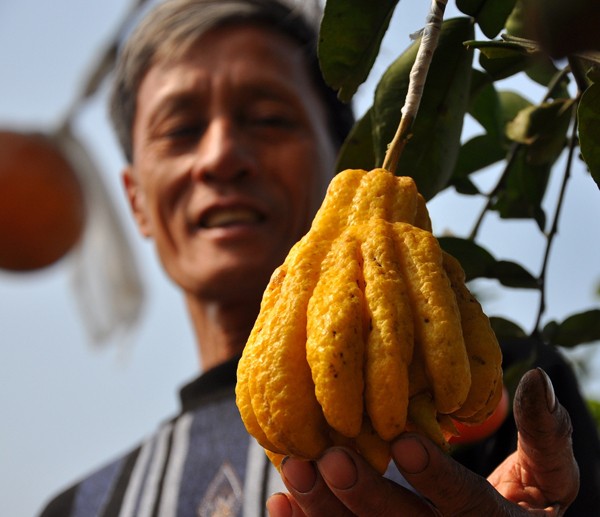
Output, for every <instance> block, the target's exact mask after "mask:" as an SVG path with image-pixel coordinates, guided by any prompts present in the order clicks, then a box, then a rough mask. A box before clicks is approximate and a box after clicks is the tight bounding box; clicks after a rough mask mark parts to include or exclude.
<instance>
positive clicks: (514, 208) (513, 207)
mask: <svg viewBox="0 0 600 517" xmlns="http://www.w3.org/2000/svg"><path fill="white" fill-rule="evenodd" d="M551 168H552V165H551V164H549V163H543V164H538V165H534V164H532V163H530V162H529V159H528V149H527V147H526V146H522V145H521V146H519V147H518V149H517V150H516V151H515V154H514V156H513V158H512V159H511V160H510V161H509V162H508V164H507V168H506V171H505V180H504V185H503V188H502V189H501V191H500V192H499V194H498V196H497V198H496V200H495V202H494V203H493V206H492V208H493V209H494V210H497V211H498V213H499V215H500V217H502V218H504V219H533V220H534V221H536V222H537V224H538V227H539V228H540V230H541V231H542V232H543V231H544V228H545V226H546V215H545V213H544V210H543V209H542V206H541V204H542V199H543V198H544V194H545V192H546V187H547V185H548V178H549V176H550V170H551Z"/></svg>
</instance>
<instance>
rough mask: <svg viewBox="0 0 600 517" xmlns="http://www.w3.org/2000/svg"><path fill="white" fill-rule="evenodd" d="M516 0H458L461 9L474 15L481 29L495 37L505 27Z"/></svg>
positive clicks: (487, 34) (488, 35) (489, 36)
mask: <svg viewBox="0 0 600 517" xmlns="http://www.w3.org/2000/svg"><path fill="white" fill-rule="evenodd" d="M515 3H516V0H456V7H457V8H458V9H459V11H461V12H463V13H465V14H468V15H469V16H473V18H475V20H476V21H477V23H478V25H479V27H480V28H481V31H482V32H483V33H484V34H485V35H486V36H487V37H488V38H493V37H495V36H496V35H497V34H498V33H499V32H500V31H501V30H502V28H503V27H504V24H505V22H506V19H507V18H508V15H509V14H510V13H511V11H512V10H513V7H514V6H515Z"/></svg>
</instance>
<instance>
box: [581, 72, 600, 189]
mask: <svg viewBox="0 0 600 517" xmlns="http://www.w3.org/2000/svg"><path fill="white" fill-rule="evenodd" d="M577 117H578V127H579V146H580V150H581V155H582V157H583V160H584V161H585V163H586V165H587V166H588V168H589V170H590V173H591V175H592V178H594V181H595V182H596V184H597V185H598V186H599V187H600V145H598V142H600V83H594V84H592V85H591V86H589V87H588V88H587V89H586V90H585V92H583V95H582V96H581V100H580V102H579V107H578V110H577Z"/></svg>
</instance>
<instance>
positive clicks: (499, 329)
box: [490, 316, 527, 339]
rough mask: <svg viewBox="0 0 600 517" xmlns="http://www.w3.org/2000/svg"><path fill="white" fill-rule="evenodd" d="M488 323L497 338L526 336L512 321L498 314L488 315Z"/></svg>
mask: <svg viewBox="0 0 600 517" xmlns="http://www.w3.org/2000/svg"><path fill="white" fill-rule="evenodd" d="M490 324H491V325H492V329H493V330H494V333H495V334H496V337H497V338H498V339H501V338H525V337H527V333H526V332H525V331H524V330H523V329H522V328H521V327H520V326H519V325H517V324H516V323H515V322H514V321H510V320H507V319H505V318H501V317H499V316H492V317H490Z"/></svg>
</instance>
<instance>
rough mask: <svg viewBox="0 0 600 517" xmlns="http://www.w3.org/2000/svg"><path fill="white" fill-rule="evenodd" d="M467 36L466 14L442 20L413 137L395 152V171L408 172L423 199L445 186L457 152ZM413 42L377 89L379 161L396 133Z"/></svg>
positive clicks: (466, 74) (465, 94) (467, 57)
mask: <svg viewBox="0 0 600 517" xmlns="http://www.w3.org/2000/svg"><path fill="white" fill-rule="evenodd" d="M472 36H473V25H472V23H471V21H470V19H469V18H454V19H450V20H446V21H445V22H444V23H443V25H442V29H441V33H440V38H439V42H438V47H437V50H436V51H435V53H434V55H433V59H432V62H431V66H430V69H429V73H428V76H427V81H426V84H425V88H424V92H423V98H422V100H421V104H420V108H419V112H418V114H417V117H416V120H415V121H414V124H413V127H412V136H411V138H410V139H409V140H408V142H407V144H406V146H405V147H404V150H403V152H402V154H401V156H400V160H399V164H398V172H399V174H402V175H405V176H412V177H413V178H414V179H415V182H416V183H417V186H418V188H419V192H421V194H423V196H425V198H426V199H430V198H431V197H433V196H434V195H435V194H436V193H437V192H439V191H440V190H442V189H443V188H445V187H446V186H447V184H448V181H449V179H450V177H451V175H452V171H453V170H454V164H455V163H456V158H457V156H458V151H459V148H460V136H461V132H462V125H463V119H464V116H465V113H466V110H467V107H468V99H469V82H470V76H471V62H472V53H471V52H470V51H467V50H466V49H465V48H464V46H463V42H464V41H465V40H467V39H470V38H472ZM418 44H419V42H415V44H413V45H412V46H411V47H410V48H409V49H408V50H407V51H406V52H404V53H403V54H402V55H401V56H400V57H399V58H398V59H397V60H396V61H394V63H392V65H391V66H390V67H389V68H388V70H386V72H385V73H384V74H383V77H382V78H381V80H380V82H379V84H378V85H377V88H376V91H375V101H374V104H373V134H374V139H375V140H374V141H375V156H376V158H377V163H378V164H381V163H383V159H384V156H385V153H386V151H387V147H388V144H389V143H390V142H391V141H392V139H393V137H394V134H395V133H396V129H397V127H398V123H399V121H400V116H401V108H402V106H403V105H404V101H405V98H406V92H407V90H408V84H409V75H410V70H411V67H412V64H413V62H414V60H415V57H416V53H417V49H418Z"/></svg>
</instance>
